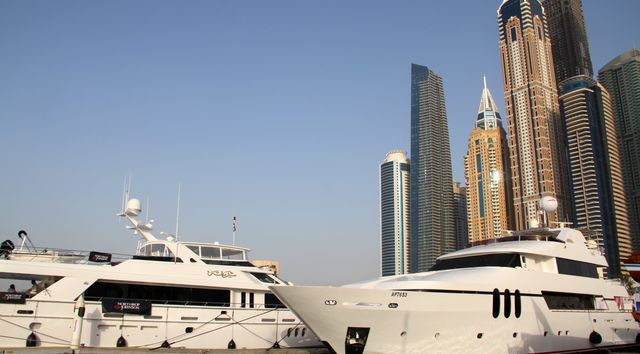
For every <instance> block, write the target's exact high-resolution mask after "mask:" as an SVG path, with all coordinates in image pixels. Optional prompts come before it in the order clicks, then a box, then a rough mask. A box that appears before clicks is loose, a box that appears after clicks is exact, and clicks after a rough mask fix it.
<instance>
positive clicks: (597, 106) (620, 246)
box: [560, 75, 632, 277]
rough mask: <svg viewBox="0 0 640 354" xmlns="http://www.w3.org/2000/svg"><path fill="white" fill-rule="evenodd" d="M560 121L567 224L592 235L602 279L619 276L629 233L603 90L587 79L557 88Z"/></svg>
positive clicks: (627, 252) (627, 251) (613, 129)
mask: <svg viewBox="0 0 640 354" xmlns="http://www.w3.org/2000/svg"><path fill="white" fill-rule="evenodd" d="M560 87H561V89H560V108H561V110H562V116H563V117H564V118H565V128H566V137H567V146H568V152H569V154H568V162H569V171H570V174H569V175H570V182H571V183H570V186H571V195H572V196H573V198H572V208H573V215H574V219H573V223H574V225H575V226H576V227H586V228H588V229H589V230H591V231H593V232H594V234H595V235H596V236H597V241H598V243H599V244H600V245H601V246H603V247H604V250H605V256H606V258H607V261H608V263H609V269H608V272H607V274H608V276H610V277H616V276H617V275H618V274H619V273H620V261H621V260H624V259H625V258H627V257H628V256H630V255H631V252H632V249H631V231H630V229H629V219H628V214H627V209H628V208H627V200H626V196H625V191H624V179H623V175H622V166H621V162H620V154H619V147H618V139H617V136H616V126H615V118H614V116H613V108H612V105H611V99H610V97H609V94H608V92H607V90H605V89H604V88H603V87H602V85H600V84H598V83H597V82H596V81H595V80H593V79H592V78H590V77H589V76H585V75H582V76H574V77H572V78H569V79H567V80H565V81H563V82H562V83H560Z"/></svg>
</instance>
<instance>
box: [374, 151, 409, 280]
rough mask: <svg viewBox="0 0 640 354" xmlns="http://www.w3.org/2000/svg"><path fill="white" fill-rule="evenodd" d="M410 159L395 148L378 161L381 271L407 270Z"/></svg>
mask: <svg viewBox="0 0 640 354" xmlns="http://www.w3.org/2000/svg"><path fill="white" fill-rule="evenodd" d="M409 186H410V182H409V159H408V158H407V153H406V152H404V151H400V150H394V151H390V152H388V153H387V157H386V159H385V160H384V161H383V162H382V164H380V263H381V265H380V273H381V275H382V276H387V275H399V274H406V273H408V272H409V194H410V192H409Z"/></svg>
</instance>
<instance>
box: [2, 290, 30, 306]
mask: <svg viewBox="0 0 640 354" xmlns="http://www.w3.org/2000/svg"><path fill="white" fill-rule="evenodd" d="M26 302H27V294H25V293H8V292H0V303H5V304H25V303H26Z"/></svg>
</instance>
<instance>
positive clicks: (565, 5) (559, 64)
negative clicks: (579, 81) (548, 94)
mask: <svg viewBox="0 0 640 354" xmlns="http://www.w3.org/2000/svg"><path fill="white" fill-rule="evenodd" d="M542 4H543V5H544V10H545V15H546V16H547V23H548V25H549V36H550V37H551V48H552V51H553V61H554V66H555V73H556V81H557V83H558V84H560V82H562V81H564V80H566V79H568V78H570V77H572V76H577V75H586V76H589V77H592V76H593V67H592V66H591V55H590V54H589V41H588V40H587V30H586V28H585V25H584V15H583V14H582V0H543V2H542ZM558 86H559V85H558ZM558 89H559V87H558Z"/></svg>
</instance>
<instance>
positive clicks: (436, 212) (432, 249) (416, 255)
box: [410, 64, 456, 273]
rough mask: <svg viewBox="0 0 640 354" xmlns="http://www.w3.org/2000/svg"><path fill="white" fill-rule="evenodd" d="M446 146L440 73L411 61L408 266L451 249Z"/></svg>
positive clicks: (421, 265)
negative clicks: (409, 261) (437, 73)
mask: <svg viewBox="0 0 640 354" xmlns="http://www.w3.org/2000/svg"><path fill="white" fill-rule="evenodd" d="M452 180H453V178H452V172H451V150H450V145H449V127H448V122H447V112H446V109H445V102H444V87H443V84H442V78H441V77H440V76H438V75H436V74H435V73H434V72H433V71H431V70H430V69H429V68H427V67H425V66H421V65H416V64H412V65H411V197H410V199H411V200H410V203H411V216H410V222H411V227H410V228H411V238H410V249H411V256H410V258H411V267H410V271H411V272H412V273H414V272H423V271H427V270H429V268H430V267H431V266H432V265H433V264H434V263H435V260H436V258H437V257H438V256H440V255H441V254H443V253H448V252H451V251H454V250H455V247H456V239H455V229H454V220H453V188H451V181H452Z"/></svg>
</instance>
